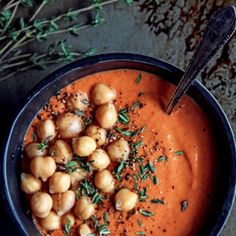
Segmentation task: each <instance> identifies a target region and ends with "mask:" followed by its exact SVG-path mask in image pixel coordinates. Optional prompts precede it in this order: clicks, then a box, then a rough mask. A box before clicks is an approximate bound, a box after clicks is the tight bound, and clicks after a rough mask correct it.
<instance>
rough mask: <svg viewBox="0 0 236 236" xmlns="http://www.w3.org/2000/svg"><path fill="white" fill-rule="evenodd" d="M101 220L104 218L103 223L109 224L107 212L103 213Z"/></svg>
mask: <svg viewBox="0 0 236 236" xmlns="http://www.w3.org/2000/svg"><path fill="white" fill-rule="evenodd" d="M103 218H104V221H105V222H106V223H108V222H109V218H108V213H107V211H106V212H105V213H104V216H103Z"/></svg>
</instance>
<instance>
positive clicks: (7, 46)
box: [0, 40, 13, 55]
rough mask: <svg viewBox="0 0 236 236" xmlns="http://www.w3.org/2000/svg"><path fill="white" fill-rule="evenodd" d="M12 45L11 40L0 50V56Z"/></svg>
mask: <svg viewBox="0 0 236 236" xmlns="http://www.w3.org/2000/svg"><path fill="white" fill-rule="evenodd" d="M12 43H13V40H11V41H9V42H8V43H7V44H6V45H5V46H4V47H3V48H2V49H1V50H0V55H1V54H3V53H4V52H5V51H6V50H7V49H8V48H9V47H10V46H11V45H12Z"/></svg>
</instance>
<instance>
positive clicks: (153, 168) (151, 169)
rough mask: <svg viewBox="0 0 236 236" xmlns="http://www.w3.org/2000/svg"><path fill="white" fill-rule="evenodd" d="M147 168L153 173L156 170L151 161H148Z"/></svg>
mask: <svg viewBox="0 0 236 236" xmlns="http://www.w3.org/2000/svg"><path fill="white" fill-rule="evenodd" d="M148 168H149V170H150V171H151V172H152V173H153V174H154V173H155V172H156V169H155V166H154V165H153V162H152V161H149V162H148Z"/></svg>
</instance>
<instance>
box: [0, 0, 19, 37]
mask: <svg viewBox="0 0 236 236" xmlns="http://www.w3.org/2000/svg"><path fill="white" fill-rule="evenodd" d="M19 5H20V2H19V3H18V4H16V5H15V8H14V10H13V12H12V14H11V17H10V19H9V20H8V22H7V24H6V25H5V27H4V29H3V31H2V32H1V35H0V36H2V35H4V34H5V32H6V30H7V29H8V27H9V26H10V24H11V22H12V20H13V19H14V17H15V15H16V12H17V9H18V7H19Z"/></svg>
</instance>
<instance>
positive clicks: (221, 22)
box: [165, 6, 236, 114]
mask: <svg viewBox="0 0 236 236" xmlns="http://www.w3.org/2000/svg"><path fill="white" fill-rule="evenodd" d="M235 28H236V8H235V7H234V6H229V7H226V8H223V9H221V10H219V11H217V12H215V13H214V14H213V15H212V17H211V18H210V21H209V23H208V25H207V27H206V29H205V31H204V33H203V36H202V40H201V43H200V46H199V47H198V49H197V50H196V51H195V53H194V55H193V58H192V59H191V61H190V63H189V65H188V67H187V69H186V71H185V73H184V75H183V77H182V79H181V80H180V82H179V84H178V86H177V88H176V90H175V92H174V94H173V96H172V97H171V99H170V101H169V103H168V105H167V106H166V108H165V112H166V113H167V114H170V113H171V112H172V110H173V108H174V107H175V106H176V104H177V103H178V101H179V100H180V99H181V97H182V96H183V95H184V94H185V93H186V92H187V90H188V89H189V87H190V86H191V85H192V83H193V81H194V80H195V79H196V78H197V76H198V75H199V74H200V73H201V72H202V70H203V69H204V68H205V67H206V65H207V64H208V62H209V61H210V60H211V58H212V57H213V56H215V54H216V53H217V52H218V51H219V50H220V49H221V48H222V47H223V46H224V45H225V44H226V43H227V42H228V40H229V39H230V37H231V36H232V35H233V33H234V32H235Z"/></svg>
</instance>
